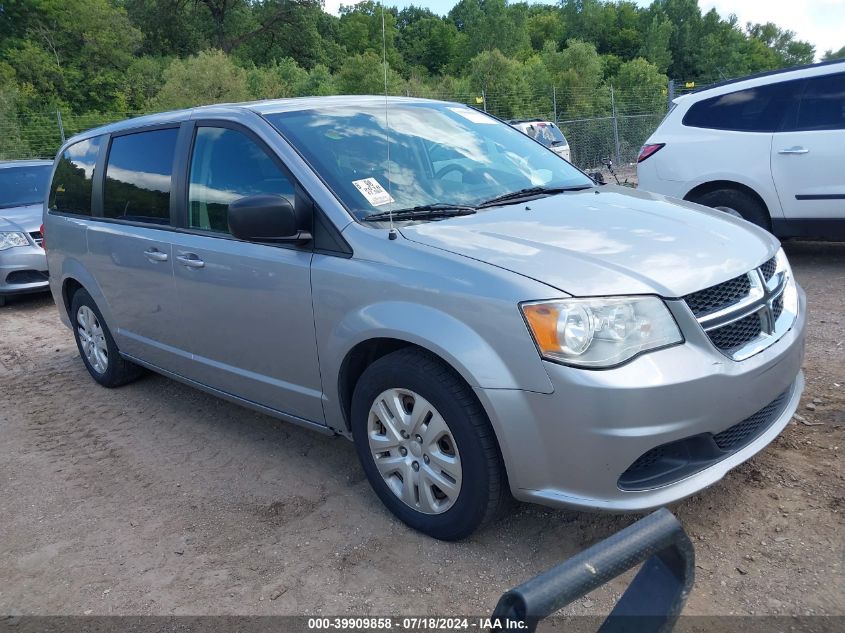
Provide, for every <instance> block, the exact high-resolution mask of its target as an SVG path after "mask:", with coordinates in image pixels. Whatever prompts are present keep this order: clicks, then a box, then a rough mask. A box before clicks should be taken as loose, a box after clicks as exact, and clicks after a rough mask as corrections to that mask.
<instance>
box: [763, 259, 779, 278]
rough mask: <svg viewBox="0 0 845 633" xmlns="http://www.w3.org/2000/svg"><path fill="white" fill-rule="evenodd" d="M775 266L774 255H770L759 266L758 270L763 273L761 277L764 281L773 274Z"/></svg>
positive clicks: (776, 264)
mask: <svg viewBox="0 0 845 633" xmlns="http://www.w3.org/2000/svg"><path fill="white" fill-rule="evenodd" d="M777 266H778V263H777V259H776V258H774V257H772V258H771V259H770V260H769V261H767V262H766V263H765V264H763V265H762V266H760V272H761V273H763V278H764V279H765V280H766V281H769V279H771V278H772V277H773V276H774V274H775V271H776V270H777Z"/></svg>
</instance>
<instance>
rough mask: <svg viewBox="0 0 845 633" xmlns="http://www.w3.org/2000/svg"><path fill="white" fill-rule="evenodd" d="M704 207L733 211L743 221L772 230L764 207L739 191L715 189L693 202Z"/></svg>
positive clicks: (750, 196) (749, 195) (752, 197)
mask: <svg viewBox="0 0 845 633" xmlns="http://www.w3.org/2000/svg"><path fill="white" fill-rule="evenodd" d="M693 202H697V203H698V204H703V205H704V206H706V207H713V208H718V207H721V208H723V209H733V210H734V211H736V212H737V213H738V214H739V215H740V216H742V218H743V219H744V220H748V221H749V222H751V223H752V224H756V225H757V226H759V227H761V228H764V229H766V230H767V231H771V230H772V220H771V218H770V217H769V213H768V211H767V210H766V207H765V206H763V204H761V203H760V201H759V200H757V198H755V197H754V196H752V195H751V194H749V193H746V192H745V191H740V190H739V189H716V190H715V191H710V192H708V193H705V194H703V195H701V196H698V197H697V198H695V199H694V200H693Z"/></svg>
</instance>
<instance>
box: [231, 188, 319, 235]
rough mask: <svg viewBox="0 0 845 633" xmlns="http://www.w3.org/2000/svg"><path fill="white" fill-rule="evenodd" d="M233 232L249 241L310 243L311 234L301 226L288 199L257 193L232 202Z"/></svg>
mask: <svg viewBox="0 0 845 633" xmlns="http://www.w3.org/2000/svg"><path fill="white" fill-rule="evenodd" d="M227 215H228V220H229V232H230V233H231V234H232V235H233V236H234V237H236V238H238V239H240V240H246V241H248V242H276V243H279V242H307V241H308V240H310V239H311V233H309V232H308V231H303V230H302V229H300V228H299V227H300V222H299V218H298V217H297V215H296V211H295V210H294V208H293V205H292V204H291V203H290V201H289V200H288V199H287V198H283V197H282V196H279V195H275V194H264V193H262V194H256V195H253V196H246V197H245V198H240V199H238V200H235V201H234V202H232V203H231V204H230V205H229V213H228V214H227Z"/></svg>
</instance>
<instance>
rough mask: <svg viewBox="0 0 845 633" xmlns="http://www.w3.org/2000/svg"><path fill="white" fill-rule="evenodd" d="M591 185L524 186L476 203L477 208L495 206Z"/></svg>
mask: <svg viewBox="0 0 845 633" xmlns="http://www.w3.org/2000/svg"><path fill="white" fill-rule="evenodd" d="M592 186H593V185H574V186H570V187H526V188H525V189H519V190H518V191H511V192H510V193H503V194H502V195H501V196H496V197H495V198H490V199H489V200H485V201H484V202H480V203H479V204H477V205H476V208H477V209H483V208H485V207H495V206H496V205H499V204H502V203H505V202H515V201H517V200H522V199H525V198H538V197H540V196H553V195H555V194H556V193H563V192H564V191H581V190H583V189H590V188H591V187H592Z"/></svg>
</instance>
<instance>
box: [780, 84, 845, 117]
mask: <svg viewBox="0 0 845 633" xmlns="http://www.w3.org/2000/svg"><path fill="white" fill-rule="evenodd" d="M792 129H794V130H843V129H845V74H839V75H826V76H824V77H814V78H813V79H808V80H807V87H806V88H805V89H804V94H803V95H802V96H801V103H800V104H799V105H798V115H797V117H796V121H795V127H794V128H792Z"/></svg>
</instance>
